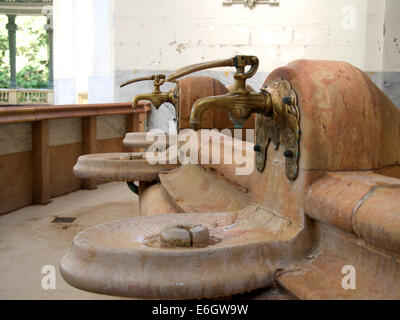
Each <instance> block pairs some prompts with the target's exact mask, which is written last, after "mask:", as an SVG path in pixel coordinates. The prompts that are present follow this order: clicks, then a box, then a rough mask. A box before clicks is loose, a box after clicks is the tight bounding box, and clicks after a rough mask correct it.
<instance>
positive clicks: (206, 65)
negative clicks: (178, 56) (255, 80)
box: [167, 55, 259, 81]
mask: <svg viewBox="0 0 400 320" xmlns="http://www.w3.org/2000/svg"><path fill="white" fill-rule="evenodd" d="M258 64H259V61H258V58H257V57H256V56H243V55H237V56H235V57H233V58H229V59H222V60H215V61H208V62H203V63H196V64H192V65H190V66H186V67H183V68H180V69H178V70H176V71H174V72H172V73H171V74H170V75H169V76H168V78H167V81H173V80H175V79H178V78H180V77H183V76H185V75H187V74H189V73H193V72H196V71H200V70H205V69H211V68H218V67H235V68H236V73H237V74H240V75H241V77H242V78H243V79H247V78H250V77H252V76H253V75H254V74H255V73H256V72H257V69H258ZM248 65H250V66H251V67H250V69H249V70H248V71H247V72H246V73H245V72H244V68H245V67H246V66H248Z"/></svg>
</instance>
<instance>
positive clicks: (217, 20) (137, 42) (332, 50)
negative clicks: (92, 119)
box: [113, 0, 400, 128]
mask: <svg viewBox="0 0 400 320" xmlns="http://www.w3.org/2000/svg"><path fill="white" fill-rule="evenodd" d="M113 6H114V7H113V15H114V41H115V42H114V55H115V56H114V57H115V73H114V82H115V86H114V88H115V100H116V101H127V100H130V99H131V98H132V97H133V96H134V95H135V94H138V93H144V92H150V91H151V89H152V85H151V82H142V83H138V84H135V85H131V86H128V87H126V88H123V89H119V88H118V85H119V84H120V83H121V82H123V81H125V80H127V79H129V78H133V77H137V76H142V75H150V74H154V73H159V72H169V71H172V70H174V69H177V68H180V67H182V66H184V65H188V64H192V63H197V62H201V61H208V60H214V59H221V58H227V57H231V56H233V55H235V54H254V55H257V56H258V57H259V58H260V68H259V72H258V74H257V76H256V77H255V78H254V79H251V81H249V84H250V85H252V86H253V87H254V88H258V87H259V86H260V85H261V84H262V82H263V80H264V79H265V77H266V76H267V74H268V73H269V72H271V71H272V70H274V69H275V68H277V67H279V66H281V65H284V64H287V63H288V62H290V61H292V60H295V59H302V58H304V59H327V60H344V61H347V62H349V63H351V64H353V65H355V66H357V67H359V68H361V69H362V70H365V71H367V72H369V74H370V75H371V78H372V79H373V80H374V81H375V83H377V84H378V85H379V86H380V87H381V88H383V89H384V90H385V92H386V93H387V94H388V95H389V96H390V97H391V98H392V100H393V101H394V102H395V103H396V104H397V105H400V101H399V97H398V92H399V87H400V86H399V83H398V81H399V71H400V70H399V69H400V68H399V63H400V55H399V52H398V51H400V50H399V45H400V36H398V37H397V38H398V40H397V42H393V41H394V39H395V38H396V35H398V34H399V22H398V21H400V14H399V8H400V1H398V0H337V1H330V0H296V1H293V0H281V1H280V5H279V6H268V5H257V6H256V7H255V8H254V9H249V8H246V7H244V6H243V5H233V6H223V5H222V0H201V1H198V0H147V1H138V0H118V1H114V2H113ZM396 45H397V47H396ZM396 48H397V51H396ZM232 71H233V70H232V69H229V68H226V69H220V70H218V69H216V70H212V71H204V72H202V73H199V74H203V75H211V76H215V77H217V78H218V79H220V80H221V81H222V82H223V83H225V84H226V85H230V84H231V83H232ZM162 89H163V90H167V89H169V87H168V86H164V87H162ZM173 114H174V112H173V108H172V107H171V106H169V107H162V108H160V110H158V111H154V112H153V113H152V116H151V118H150V127H161V128H166V127H167V126H166V122H167V121H168V119H172V118H173Z"/></svg>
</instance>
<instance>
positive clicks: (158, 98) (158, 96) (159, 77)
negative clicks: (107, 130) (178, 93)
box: [120, 74, 176, 109]
mask: <svg viewBox="0 0 400 320" xmlns="http://www.w3.org/2000/svg"><path fill="white" fill-rule="evenodd" d="M146 80H152V81H153V86H154V88H153V92H151V93H146V94H139V95H137V96H136V97H135V98H133V101H132V107H133V109H136V108H137V104H138V102H139V101H141V100H148V101H151V102H152V103H153V105H154V107H155V108H156V109H158V108H159V107H160V106H161V105H162V104H163V103H164V102H170V103H172V104H174V105H175V104H176V98H175V97H174V90H173V89H172V90H170V91H168V92H161V91H160V87H161V86H162V85H163V84H164V82H165V81H166V77H165V75H164V74H156V75H152V76H149V77H141V78H135V79H132V80H129V81H126V82H124V83H122V84H121V85H120V88H122V87H124V86H126V85H128V84H131V83H135V82H139V81H146Z"/></svg>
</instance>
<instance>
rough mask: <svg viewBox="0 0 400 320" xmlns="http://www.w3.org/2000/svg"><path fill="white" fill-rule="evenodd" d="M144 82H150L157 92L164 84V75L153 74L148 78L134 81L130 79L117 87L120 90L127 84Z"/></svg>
mask: <svg viewBox="0 0 400 320" xmlns="http://www.w3.org/2000/svg"><path fill="white" fill-rule="evenodd" d="M146 80H152V81H153V85H154V90H155V91H159V89H160V86H162V85H163V84H164V82H165V80H166V77H165V74H154V75H152V76H148V77H140V78H135V79H131V80H128V81H126V82H124V83H122V84H121V85H120V86H119V87H120V88H122V87H125V86H126V85H128V84H131V83H135V82H139V81H146Z"/></svg>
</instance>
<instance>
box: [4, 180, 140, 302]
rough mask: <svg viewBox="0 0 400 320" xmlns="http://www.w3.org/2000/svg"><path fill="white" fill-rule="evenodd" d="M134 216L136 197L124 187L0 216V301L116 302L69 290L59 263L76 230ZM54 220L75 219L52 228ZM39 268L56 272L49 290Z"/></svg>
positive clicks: (100, 189) (115, 184) (107, 186)
mask: <svg viewBox="0 0 400 320" xmlns="http://www.w3.org/2000/svg"><path fill="white" fill-rule="evenodd" d="M138 213H139V205H138V197H137V196H136V195H135V194H134V193H132V192H131V191H130V190H129V189H128V187H127V186H126V184H125V183H119V182H113V183H106V184H102V185H99V187H98V189H96V190H92V191H89V190H79V191H76V192H73V193H69V194H67V195H64V196H61V197H57V198H53V199H52V202H51V203H49V204H47V205H45V206H41V205H32V206H28V207H25V208H22V209H19V210H16V211H13V212H11V213H8V214H5V215H3V216H0V299H119V298H116V297H110V296H105V295H98V294H92V293H89V292H85V291H82V290H78V289H75V288H73V287H71V286H70V285H69V284H67V283H66V282H65V281H64V280H63V279H62V277H61V275H60V273H59V262H60V260H61V258H62V256H63V255H64V254H65V253H67V251H68V250H69V249H70V247H71V242H72V239H73V237H74V236H75V234H76V233H78V232H79V231H81V230H83V229H85V228H87V227H90V226H93V225H96V224H99V223H102V222H106V221H110V220H116V219H123V218H127V217H133V216H136V215H138ZM55 217H72V218H76V220H74V221H73V222H72V223H52V221H53V219H54V218H55ZM44 265H52V266H54V267H55V268H56V289H55V290H51V289H49V290H44V289H43V288H42V285H41V282H42V279H43V277H44V276H45V275H44V274H42V273H41V270H42V267H43V266H44Z"/></svg>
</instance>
